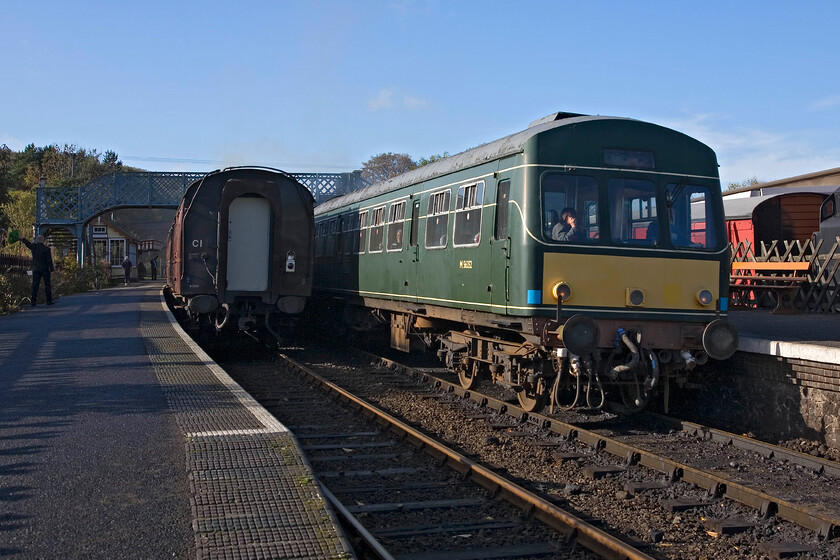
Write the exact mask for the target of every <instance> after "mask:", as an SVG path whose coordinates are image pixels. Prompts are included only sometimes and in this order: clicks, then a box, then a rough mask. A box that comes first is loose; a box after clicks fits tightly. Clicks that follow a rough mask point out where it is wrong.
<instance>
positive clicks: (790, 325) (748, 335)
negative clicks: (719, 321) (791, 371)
mask: <svg viewBox="0 0 840 560" xmlns="http://www.w3.org/2000/svg"><path fill="white" fill-rule="evenodd" d="M729 321H730V322H731V323H732V324H733V325H734V326H735V328H736V329H738V337H739V345H738V350H740V351H742V352H749V353H752V354H765V355H770V356H778V357H781V358H795V359H801V360H810V361H813V362H820V363H824V364H835V365H840V313H825V314H822V313H791V314H775V313H771V312H770V311H764V310H758V309H748V310H738V311H730V312H729Z"/></svg>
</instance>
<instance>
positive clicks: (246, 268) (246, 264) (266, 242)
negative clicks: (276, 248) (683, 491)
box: [227, 196, 271, 292]
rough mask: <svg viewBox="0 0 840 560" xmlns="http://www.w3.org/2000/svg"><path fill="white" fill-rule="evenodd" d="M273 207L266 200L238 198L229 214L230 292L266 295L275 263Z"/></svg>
mask: <svg viewBox="0 0 840 560" xmlns="http://www.w3.org/2000/svg"><path fill="white" fill-rule="evenodd" d="M270 245H271V205H270V204H269V202H268V201H267V200H266V199H264V198H262V197H245V196H240V197H238V198H235V199H234V200H233V202H231V203H230V209H229V211H228V247H227V290H228V291H233V292H240V291H241V292H264V291H266V290H268V286H269V264H270V262H271V258H270V257H271V253H270V251H271V246H270Z"/></svg>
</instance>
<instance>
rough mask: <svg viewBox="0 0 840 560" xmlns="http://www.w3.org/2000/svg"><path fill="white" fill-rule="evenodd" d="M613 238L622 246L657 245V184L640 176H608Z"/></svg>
mask: <svg viewBox="0 0 840 560" xmlns="http://www.w3.org/2000/svg"><path fill="white" fill-rule="evenodd" d="M607 189H608V192H609V200H610V225H611V230H612V240H613V242H614V243H619V244H622V245H659V244H660V243H659V227H658V224H657V212H656V187H655V186H654V184H653V183H651V182H650V181H645V180H640V179H610V180H609V183H608V185H607Z"/></svg>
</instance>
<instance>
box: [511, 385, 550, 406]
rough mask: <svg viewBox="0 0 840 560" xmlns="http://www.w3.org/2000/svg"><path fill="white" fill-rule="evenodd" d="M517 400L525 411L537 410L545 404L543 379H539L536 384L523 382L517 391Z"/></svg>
mask: <svg viewBox="0 0 840 560" xmlns="http://www.w3.org/2000/svg"><path fill="white" fill-rule="evenodd" d="M516 398H517V399H518V400H519V406H521V407H522V408H523V409H524V410H525V412H539V411H540V410H542V409H543V407H544V406H545V381H543V379H539V380H538V381H537V383H536V384H533V383H525V384H524V385H523V386H522V390H521V391H517V393H516Z"/></svg>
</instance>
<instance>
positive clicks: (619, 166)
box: [315, 113, 737, 409]
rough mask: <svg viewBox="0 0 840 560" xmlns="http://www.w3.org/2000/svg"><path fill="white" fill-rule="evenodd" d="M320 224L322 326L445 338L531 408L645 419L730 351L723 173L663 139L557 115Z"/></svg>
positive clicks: (366, 193) (424, 170)
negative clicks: (612, 397) (634, 411)
mask: <svg viewBox="0 0 840 560" xmlns="http://www.w3.org/2000/svg"><path fill="white" fill-rule="evenodd" d="M315 215H316V240H315V243H316V249H315V251H316V272H315V292H316V294H317V296H318V297H317V301H318V302H319V303H320V304H321V305H324V306H326V307H327V309H326V310H325V311H324V312H323V314H322V315H324V316H326V317H330V318H331V319H332V320H336V321H338V320H341V321H344V322H345V323H346V324H348V325H350V326H351V327H352V328H359V329H363V328H368V327H373V326H374V325H375V324H376V323H377V322H380V323H381V322H386V323H389V324H390V329H391V341H392V345H393V346H395V347H398V348H402V349H404V350H407V349H408V348H409V340H410V338H411V337H416V338H418V339H422V340H424V341H425V342H426V344H427V345H429V344H432V343H436V342H437V343H440V350H439V355H440V356H441V357H442V358H443V359H445V360H446V362H447V364H448V365H450V366H451V367H452V368H453V369H455V370H456V371H458V373H459V375H460V377H461V381H462V384H463V385H464V386H466V387H470V386H472V385H473V384H474V383H475V382H477V381H478V380H479V379H481V378H484V377H487V378H491V379H493V380H494V381H496V382H499V383H503V384H507V385H509V386H511V387H512V388H513V389H514V390H516V391H517V394H518V395H519V397H520V401H521V402H522V404H523V405H525V407H526V408H529V409H534V408H538V407H539V406H541V405H542V404H544V403H545V401H546V399H547V398H548V397H549V395H553V398H554V399H555V400H556V401H557V402H558V404H560V405H561V406H564V405H565V406H573V405H577V404H583V403H584V402H585V403H588V405H589V406H593V407H598V406H601V405H602V404H603V402H604V398H603V397H604V395H605V394H606V393H607V392H608V390H610V387H611V386H612V387H615V388H616V389H617V390H619V391H620V393H621V395H622V396H623V397H624V401H625V402H626V403H627V404H628V405H631V406H633V407H640V406H643V405H644V404H645V403H646V402H647V400H648V397H649V395H650V393H651V392H652V391H653V390H654V389H655V387H656V386H658V385H661V384H662V381H661V380H660V378H661V377H663V376H664V378H665V381H666V382H667V380H668V379H670V378H677V379H683V378H685V375H686V372H687V371H689V370H692V369H693V368H694V366H695V365H697V364H698V363H699V364H701V365H702V363H704V362H705V361H706V360H707V359H708V356H709V355H711V356H712V357H714V358H718V359H725V358H728V357H729V356H730V355H731V354H732V353H733V352H734V350H735V347H736V346H737V334H736V333H735V331H734V329H732V328H731V327H730V326H729V324H728V322H726V320H725V315H726V310H727V295H728V294H727V291H728V278H729V276H728V263H729V256H728V245H727V241H726V236H725V231H724V221H723V209H722V202H721V196H720V183H719V179H718V173H717V160H716V157H715V154H714V152H713V151H712V150H711V149H710V148H708V147H707V146H705V145H703V144H702V143H700V142H698V141H697V140H695V139H693V138H690V137H688V136H686V135H684V134H681V133H678V132H675V131H673V130H669V129H667V128H664V127H660V126H657V125H653V124H650V123H644V122H640V121H635V120H631V119H620V118H609V117H587V116H580V115H569V114H563V113H558V114H556V115H552V116H551V117H548V118H546V119H543V120H541V121H537V122H535V123H532V125H531V127H529V128H528V129H527V130H525V131H522V132H519V133H517V134H513V135H511V136H508V137H505V138H502V139H500V140H497V141H494V142H490V143H488V144H485V145H483V146H479V147H477V148H474V149H472V150H468V151H466V152H463V153H461V154H458V155H455V156H452V157H449V158H446V159H443V160H440V161H437V162H434V163H432V164H429V165H427V166H424V167H421V168H418V169H416V170H413V171H411V172H409V173H406V174H404V175H401V176H399V177H395V178H393V179H390V180H388V181H385V182H383V183H380V184H377V185H373V186H371V187H368V188H365V189H362V190H360V191H357V192H354V193H351V194H348V195H345V196H341V197H338V198H335V199H333V200H330V201H328V202H326V203H324V204H321V205H320V206H318V207H317V208H316V211H315ZM567 216H571V217H572V218H574V219H567V221H568V222H569V224H571V223H574V224H575V227H574V228H571V227H570V225H564V224H562V223H558V221H559V220H560V218H561V217H564V218H565V217H567Z"/></svg>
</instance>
